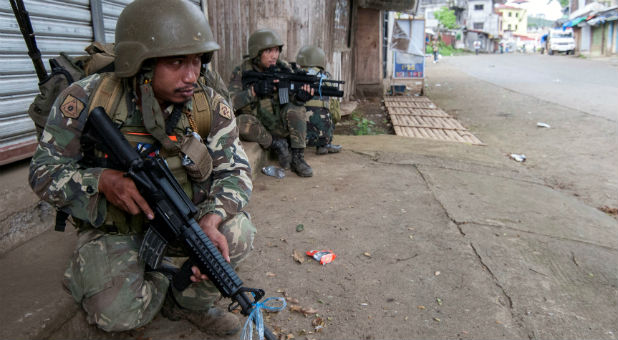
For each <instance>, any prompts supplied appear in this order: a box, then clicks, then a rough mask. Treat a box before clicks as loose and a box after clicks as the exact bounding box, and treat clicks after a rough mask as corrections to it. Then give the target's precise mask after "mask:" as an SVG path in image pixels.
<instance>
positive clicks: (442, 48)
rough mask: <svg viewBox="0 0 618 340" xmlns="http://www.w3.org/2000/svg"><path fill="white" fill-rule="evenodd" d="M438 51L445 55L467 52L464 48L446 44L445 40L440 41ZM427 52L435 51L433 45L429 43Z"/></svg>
mask: <svg viewBox="0 0 618 340" xmlns="http://www.w3.org/2000/svg"><path fill="white" fill-rule="evenodd" d="M438 52H439V53H440V54H441V55H443V56H445V57H447V56H452V55H459V54H463V53H465V51H464V50H462V49H457V48H454V47H453V46H450V45H447V44H445V43H444V42H443V41H439V42H438ZM425 53H427V54H432V53H433V48H432V47H431V45H427V47H426V48H425Z"/></svg>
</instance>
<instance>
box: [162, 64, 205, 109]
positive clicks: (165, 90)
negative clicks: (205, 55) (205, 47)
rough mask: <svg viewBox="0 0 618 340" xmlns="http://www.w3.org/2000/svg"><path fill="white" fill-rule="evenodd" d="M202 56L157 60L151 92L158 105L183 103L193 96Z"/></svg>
mask: <svg viewBox="0 0 618 340" xmlns="http://www.w3.org/2000/svg"><path fill="white" fill-rule="evenodd" d="M201 66H202V54H190V55H184V56H174V57H163V58H157V61H156V64H155V68H154V74H153V76H152V90H153V91H154V95H155V98H157V101H158V102H159V104H166V103H175V104H179V103H184V102H186V101H187V100H189V99H190V98H191V96H193V89H194V88H195V85H196V82H197V78H198V77H199V76H200V68H201Z"/></svg>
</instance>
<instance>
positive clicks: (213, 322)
mask: <svg viewBox="0 0 618 340" xmlns="http://www.w3.org/2000/svg"><path fill="white" fill-rule="evenodd" d="M161 315H163V316H164V317H166V318H168V319H170V320H172V321H178V320H180V319H185V320H187V321H189V322H191V323H192V324H193V325H195V326H196V327H197V328H198V329H199V330H200V331H202V332H203V333H206V334H210V335H214V336H229V335H233V334H236V333H238V331H240V327H241V326H240V320H238V317H237V316H236V315H234V314H232V313H230V312H226V311H224V310H223V309H221V308H218V307H210V309H208V310H207V311H192V310H189V309H185V308H182V307H180V306H179V305H178V303H176V301H175V300H174V298H173V297H171V292H169V293H168V294H167V296H166V297H165V302H164V303H163V307H162V308H161Z"/></svg>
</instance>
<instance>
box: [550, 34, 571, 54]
mask: <svg viewBox="0 0 618 340" xmlns="http://www.w3.org/2000/svg"><path fill="white" fill-rule="evenodd" d="M546 44H547V53H548V54H549V55H553V54H554V52H559V53H562V52H564V53H566V54H574V53H575V38H574V35H573V29H572V28H570V27H569V28H566V29H562V28H553V29H551V30H550V31H549V34H548V35H547V40H546Z"/></svg>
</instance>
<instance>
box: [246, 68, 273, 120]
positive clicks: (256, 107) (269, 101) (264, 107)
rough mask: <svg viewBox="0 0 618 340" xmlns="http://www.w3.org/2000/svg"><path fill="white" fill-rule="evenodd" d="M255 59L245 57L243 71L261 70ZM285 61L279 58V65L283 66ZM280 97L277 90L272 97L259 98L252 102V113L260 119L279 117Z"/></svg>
mask: <svg viewBox="0 0 618 340" xmlns="http://www.w3.org/2000/svg"><path fill="white" fill-rule="evenodd" d="M253 60H254V59H252V58H248V59H245V60H244V61H243V63H242V66H241V72H245V71H258V72H261V71H260V70H259V68H258V66H257V65H256V64H255V62H254V61H253ZM282 65H283V63H281V62H280V61H278V60H277V67H282ZM278 103H279V97H278V94H277V92H276V91H275V92H274V93H273V94H272V95H271V96H270V97H266V98H263V99H259V100H257V101H256V102H254V103H251V114H252V115H254V116H257V117H258V118H260V120H263V119H266V120H269V119H279V118H278V117H279V112H280V110H281V109H280V107H279V105H278Z"/></svg>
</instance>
